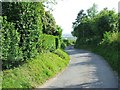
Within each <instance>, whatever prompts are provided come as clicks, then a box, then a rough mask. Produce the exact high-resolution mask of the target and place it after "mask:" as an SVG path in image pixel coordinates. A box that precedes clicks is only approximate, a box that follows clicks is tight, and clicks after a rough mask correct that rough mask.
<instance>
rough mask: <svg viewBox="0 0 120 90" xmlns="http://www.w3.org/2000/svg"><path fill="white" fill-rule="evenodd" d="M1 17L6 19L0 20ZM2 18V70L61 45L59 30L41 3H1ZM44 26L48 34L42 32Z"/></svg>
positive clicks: (60, 31)
mask: <svg viewBox="0 0 120 90" xmlns="http://www.w3.org/2000/svg"><path fill="white" fill-rule="evenodd" d="M10 12H11V13H10ZM4 16H5V17H7V18H3V20H2V17H4ZM2 17H1V23H2V30H1V33H2V39H1V42H2V44H1V47H2V53H0V55H2V58H1V59H2V60H3V63H4V64H3V67H4V69H7V68H12V67H15V66H19V65H20V64H23V63H24V62H26V61H27V60H30V59H31V58H34V57H36V56H37V55H38V54H39V53H41V52H43V51H54V50H55V49H57V48H59V47H60V40H59V39H60V38H61V33H62V30H61V28H60V27H59V26H57V25H56V23H55V20H54V18H53V16H52V14H50V12H49V13H48V12H46V11H45V9H44V5H43V3H42V2H2ZM45 20H47V22H45ZM44 22H45V23H44ZM44 27H46V28H47V29H46V28H44ZM44 29H46V30H48V32H49V31H50V32H51V33H50V34H51V36H50V35H43V33H42V32H43V31H44ZM47 34H49V33H47ZM52 35H54V36H52ZM57 36H58V37H59V38H58V37H57Z"/></svg>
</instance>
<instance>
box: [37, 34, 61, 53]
mask: <svg viewBox="0 0 120 90" xmlns="http://www.w3.org/2000/svg"><path fill="white" fill-rule="evenodd" d="M59 46H60V41H59V38H58V37H57V36H53V35H47V34H42V35H40V40H39V44H38V50H39V52H42V51H43V50H48V51H54V50H55V49H57V48H59Z"/></svg>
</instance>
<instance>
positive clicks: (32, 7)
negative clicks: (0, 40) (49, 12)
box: [2, 2, 44, 60]
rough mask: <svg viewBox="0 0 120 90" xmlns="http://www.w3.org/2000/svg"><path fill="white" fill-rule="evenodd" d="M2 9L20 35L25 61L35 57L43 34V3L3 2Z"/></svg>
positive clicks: (3, 14)
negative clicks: (40, 36)
mask: <svg viewBox="0 0 120 90" xmlns="http://www.w3.org/2000/svg"><path fill="white" fill-rule="evenodd" d="M2 9H3V10H2V16H7V21H9V22H13V23H14V24H15V29H16V30H17V31H18V32H19V34H20V42H19V46H20V47H21V48H22V53H23V58H24V60H26V59H30V58H32V57H35V56H36V55H37V50H36V45H37V42H38V39H39V35H40V33H41V32H42V20H41V18H42V15H43V14H44V8H43V5H42V3H40V2H37V3H36V2H2ZM10 12H11V13H10ZM40 13H41V14H40Z"/></svg>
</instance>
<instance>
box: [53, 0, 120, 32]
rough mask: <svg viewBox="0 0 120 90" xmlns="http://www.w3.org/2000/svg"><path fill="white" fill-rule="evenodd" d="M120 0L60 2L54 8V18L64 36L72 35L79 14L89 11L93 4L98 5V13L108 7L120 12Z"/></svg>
mask: <svg viewBox="0 0 120 90" xmlns="http://www.w3.org/2000/svg"><path fill="white" fill-rule="evenodd" d="M119 1H120V0H59V2H58V4H57V5H55V6H54V7H53V12H52V14H53V16H54V18H55V20H56V23H57V24H58V25H60V26H61V27H62V29H63V34H70V33H71V31H72V30H73V29H72V22H74V21H75V19H76V17H77V14H78V12H79V11H80V10H81V9H83V10H87V9H88V8H90V7H92V5H93V3H95V4H97V8H98V11H100V10H102V9H103V8H105V7H107V8H108V9H110V10H111V9H113V8H114V9H115V10H116V12H118V2H119Z"/></svg>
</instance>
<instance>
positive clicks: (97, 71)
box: [41, 47, 118, 88]
mask: <svg viewBox="0 0 120 90" xmlns="http://www.w3.org/2000/svg"><path fill="white" fill-rule="evenodd" d="M66 52H68V54H69V55H70V63H69V65H68V67H67V68H66V69H65V70H64V71H63V72H61V73H60V74H59V75H57V76H56V77H55V78H53V79H51V80H49V81H48V82H46V83H45V84H44V85H42V86H41V88H118V79H117V76H116V75H115V73H114V72H113V71H112V69H111V68H110V66H109V65H108V64H107V63H106V61H105V60H104V59H103V58H102V57H100V56H99V55H96V54H94V53H91V52H89V51H85V50H78V49H74V48H72V47H68V48H66Z"/></svg>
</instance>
